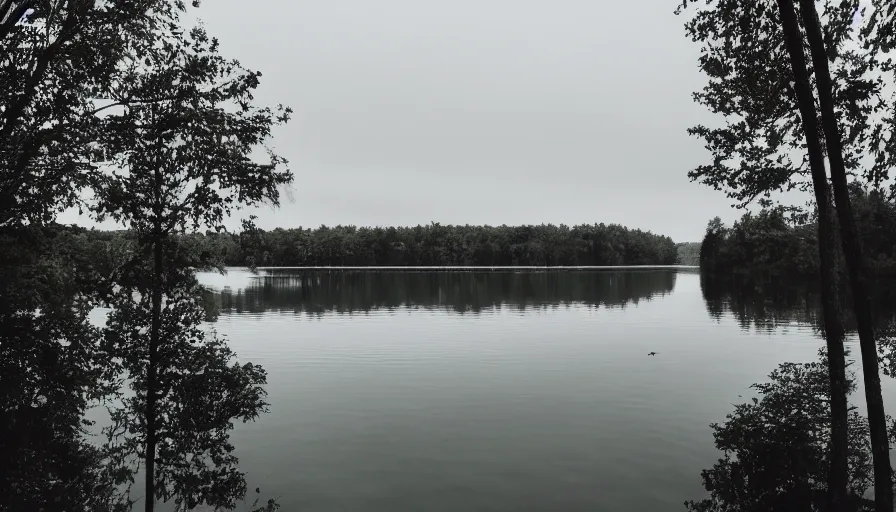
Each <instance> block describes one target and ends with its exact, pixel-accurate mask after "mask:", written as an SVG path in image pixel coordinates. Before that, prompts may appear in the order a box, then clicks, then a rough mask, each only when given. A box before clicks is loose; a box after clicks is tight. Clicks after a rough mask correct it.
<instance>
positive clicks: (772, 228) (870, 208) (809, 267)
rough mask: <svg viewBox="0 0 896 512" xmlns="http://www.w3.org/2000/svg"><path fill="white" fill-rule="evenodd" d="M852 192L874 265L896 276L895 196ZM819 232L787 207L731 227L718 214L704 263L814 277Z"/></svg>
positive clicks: (855, 187) (702, 254) (758, 273)
mask: <svg viewBox="0 0 896 512" xmlns="http://www.w3.org/2000/svg"><path fill="white" fill-rule="evenodd" d="M851 196H852V204H853V207H854V209H855V212H856V223H857V227H858V230H859V233H860V234H861V237H862V243H863V245H864V248H865V252H866V253H867V256H868V262H869V267H870V269H871V271H872V272H873V273H874V274H875V275H877V276H879V277H882V276H889V277H892V276H896V201H894V200H893V199H892V197H888V195H887V194H885V193H884V192H883V191H881V190H876V189H875V190H865V189H863V188H862V187H860V186H858V185H853V186H852V187H851ZM817 238H818V230H817V229H816V227H815V222H814V220H813V219H804V220H801V219H799V218H791V217H790V216H788V215H787V212H786V211H785V210H784V209H782V208H768V209H764V210H762V211H760V212H759V213H756V214H754V213H746V214H744V216H743V217H741V219H740V220H739V221H737V222H735V223H734V225H733V226H731V227H727V226H725V225H724V224H722V222H721V220H719V219H718V218H716V219H713V220H712V221H710V223H709V225H708V226H707V229H706V235H705V236H704V238H703V245H702V247H701V250H700V266H701V268H702V269H703V270H705V271H709V272H725V273H737V274H745V275H753V276H768V277H771V276H782V275H787V276H804V277H810V276H814V275H816V274H817V273H818V270H819V265H818V246H817Z"/></svg>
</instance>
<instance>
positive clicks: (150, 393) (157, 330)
mask: <svg viewBox="0 0 896 512" xmlns="http://www.w3.org/2000/svg"><path fill="white" fill-rule="evenodd" d="M153 238H154V240H153V276H152V319H151V326H150V332H149V361H148V364H147V370H146V453H145V459H146V497H145V499H146V508H145V510H146V512H153V508H154V505H155V489H156V487H155V476H156V471H155V470H156V395H157V389H156V388H157V387H158V385H157V382H156V380H157V376H156V372H157V366H158V351H159V342H160V337H161V327H162V246H161V224H160V223H158V222H157V223H156V229H154V230H153Z"/></svg>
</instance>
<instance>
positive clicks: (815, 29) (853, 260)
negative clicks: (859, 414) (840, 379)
mask: <svg viewBox="0 0 896 512" xmlns="http://www.w3.org/2000/svg"><path fill="white" fill-rule="evenodd" d="M800 6H801V10H802V14H803V22H804V24H805V29H806V38H807V39H808V41H809V48H810V50H811V52H812V63H813V65H814V66H815V85H816V89H817V90H818V100H819V103H820V104H821V122H822V128H823V129H824V135H825V141H826V142H827V149H828V161H829V162H830V165H831V182H832V183H833V188H834V201H835V202H836V204H837V215H838V220H839V221H840V240H841V242H842V244H843V255H844V256H845V258H846V267H847V271H848V274H849V282H850V285H851V288H852V300H853V311H854V312H855V316H856V324H857V327H858V331H859V346H860V347H861V349H862V373H863V376H864V381H865V400H866V402H867V404H868V424H869V427H870V430H871V454H872V456H873V458H874V503H875V510H876V511H877V512H892V511H893V479H892V469H891V466H890V443H889V440H888V439H887V418H886V414H885V413H884V401H883V395H882V394H881V388H880V371H879V369H878V366H879V363H878V359H877V358H878V356H877V344H876V343H875V340H874V320H873V317H872V312H871V297H870V293H869V289H868V282H867V279H866V275H865V259H864V257H863V255H862V244H861V241H860V240H859V236H858V232H857V231H858V230H857V229H856V223H855V218H854V216H853V213H852V205H851V204H850V200H849V189H848V188H847V183H846V166H845V165H844V163H843V142H842V139H841V137H840V127H839V126H838V124H837V116H836V113H835V110H834V96H833V87H832V85H831V71H830V68H829V66H828V58H827V51H826V50H825V45H824V37H823V36H822V32H821V23H820V21H819V19H818V12H817V11H816V10H815V3H814V2H813V1H812V0H800Z"/></svg>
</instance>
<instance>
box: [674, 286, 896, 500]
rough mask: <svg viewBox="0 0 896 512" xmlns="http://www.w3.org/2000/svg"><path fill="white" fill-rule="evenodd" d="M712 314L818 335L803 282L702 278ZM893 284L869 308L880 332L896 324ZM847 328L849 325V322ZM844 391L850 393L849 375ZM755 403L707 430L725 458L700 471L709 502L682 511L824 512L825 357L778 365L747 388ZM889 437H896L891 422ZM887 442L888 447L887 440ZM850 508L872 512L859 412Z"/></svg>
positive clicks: (892, 364)
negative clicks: (801, 327)
mask: <svg viewBox="0 0 896 512" xmlns="http://www.w3.org/2000/svg"><path fill="white" fill-rule="evenodd" d="M700 284H701V288H702V290H703V297H704V300H705V302H706V309H707V312H708V313H709V314H710V316H712V317H714V318H717V319H719V318H721V317H722V316H723V315H732V316H733V317H734V318H735V319H736V320H737V322H738V323H739V324H740V326H741V328H743V329H747V330H748V329H751V328H753V329H757V330H774V329H776V328H779V327H781V326H786V325H789V324H791V323H794V322H796V323H800V324H808V325H811V326H813V327H815V328H816V329H817V330H818V331H819V333H820V329H821V320H822V318H821V312H820V305H819V298H818V294H817V291H816V289H815V287H814V286H812V285H809V284H806V283H796V282H776V283H758V284H757V283H756V282H747V281H740V280H736V279H731V278H727V277H718V276H712V275H701V280H700ZM891 289H892V288H891V287H890V286H880V287H879V291H878V296H877V297H876V300H875V304H876V305H877V321H878V325H879V330H880V332H881V333H884V332H885V331H884V329H885V328H886V327H887V326H890V325H894V322H893V318H894V315H893V312H894V311H896V308H894V307H893V304H894V303H893V300H892V294H891V292H890V290H891ZM847 327H848V328H849V329H852V328H853V321H852V319H851V318H847ZM894 346H896V343H894V342H893V338H885V339H884V340H882V342H881V349H882V350H881V353H882V363H883V364H882V366H883V367H884V371H885V373H887V374H888V375H890V376H893V375H894V373H896V357H894V350H893V348H894ZM849 377H850V379H851V380H850V383H849V386H850V387H849V391H850V393H852V392H853V391H854V389H855V383H854V382H853V380H852V379H853V378H854V373H853V372H851V371H850V374H849ZM752 388H753V390H754V391H755V392H756V396H754V397H751V398H750V400H748V401H747V402H746V403H743V404H738V405H735V406H734V410H733V411H732V412H731V413H729V414H728V415H727V416H726V418H725V421H724V422H723V423H716V424H712V425H711V427H712V430H713V437H714V440H715V445H716V447H717V448H718V449H719V450H720V451H722V453H723V455H722V457H721V458H720V459H719V460H718V461H717V462H716V464H715V465H714V466H713V467H712V468H710V469H707V470H704V471H703V472H702V479H703V487H704V488H705V489H706V491H707V493H708V497H706V498H704V499H702V500H698V501H688V502H686V503H685V506H686V507H687V509H688V510H693V511H700V512H708V511H742V512H748V511H749V512H752V511H755V512H760V511H763V512H764V511H810V510H826V509H827V506H826V505H827V502H826V500H827V488H826V487H827V471H828V466H829V453H828V452H829V449H828V442H829V439H830V390H829V380H828V376H827V360H826V357H825V353H824V349H822V350H820V351H819V359H818V360H817V361H814V362H810V363H782V364H780V365H779V366H778V368H777V369H775V370H774V371H772V373H771V374H770V375H769V380H768V382H765V383H761V384H754V385H753V386H752ZM888 424H890V438H891V440H893V439H896V432H894V427H893V421H892V419H889V420H888ZM891 442H892V441H891ZM848 463H849V492H850V510H873V506H874V503H873V501H872V500H870V499H868V498H869V496H870V493H869V490H870V489H871V485H872V482H873V478H872V465H871V452H870V444H869V433H868V423H867V420H866V418H865V417H863V416H862V415H860V414H859V413H858V412H857V411H856V410H855V407H853V408H852V410H851V411H850V414H849V460H848Z"/></svg>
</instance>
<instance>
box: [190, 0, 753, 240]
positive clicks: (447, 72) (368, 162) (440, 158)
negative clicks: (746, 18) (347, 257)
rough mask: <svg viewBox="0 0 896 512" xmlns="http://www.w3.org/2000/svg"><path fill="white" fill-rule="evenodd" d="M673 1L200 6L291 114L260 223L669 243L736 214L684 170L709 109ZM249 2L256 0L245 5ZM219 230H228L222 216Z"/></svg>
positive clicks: (230, 50) (334, 0)
mask: <svg viewBox="0 0 896 512" xmlns="http://www.w3.org/2000/svg"><path fill="white" fill-rule="evenodd" d="M677 3H678V2H677V0H637V1H627V2H619V1H615V2H610V1H607V0H601V1H595V0H555V1H552V2H547V1H544V0H452V1H450V2H447V1H440V2H436V1H424V0H375V1H372V0H267V1H265V2H260V3H252V2H246V1H245V0H206V1H204V2H203V3H202V7H201V8H200V9H199V14H200V17H201V18H202V20H203V21H204V22H205V24H206V27H207V28H208V30H209V32H210V33H211V34H212V35H215V36H217V37H218V38H219V39H220V42H221V48H222V52H223V53H224V54H225V55H228V56H233V57H235V58H238V59H239V60H240V61H241V62H242V63H243V64H244V65H246V66H247V67H249V68H252V69H257V70H260V71H262V72H263V73H264V76H263V77H262V86H261V89H260V91H259V94H258V95H257V96H256V98H257V100H258V101H259V103H264V104H276V103H285V104H288V105H290V106H292V107H293V109H294V110H295V115H294V118H293V121H292V122H291V123H290V124H289V125H288V126H286V127H285V128H283V129H282V130H279V131H278V132H277V133H276V138H275V140H274V146H275V147H276V149H277V150H278V151H279V152H280V153H281V154H283V155H284V156H286V157H287V158H288V159H289V160H290V163H291V168H292V170H293V171H294V173H295V175H296V183H295V186H294V192H293V194H292V199H291V200H290V199H287V198H284V201H283V204H282V207H281V208H280V209H279V210H276V211H275V210H271V209H262V210H261V211H259V212H257V214H258V216H259V221H258V222H259V225H260V226H261V227H263V228H273V227H276V226H283V227H295V226H300V225H301V226H305V227H316V226H318V225H320V224H328V225H335V224H355V225H416V224H420V223H429V222H430V221H436V222H441V223H444V224H447V223H452V224H458V223H460V224H463V223H470V224H492V225H495V224H521V223H534V224H539V223H542V222H544V223H549V222H550V223H557V224H559V223H565V224H569V225H572V224H579V223H594V222H605V223H611V222H614V223H620V224H623V225H626V226H629V227H632V228H640V229H644V230H651V231H654V232H657V233H662V234H666V235H669V236H671V237H673V238H674V239H675V240H676V241H696V240H700V239H701V238H702V234H703V231H704V228H705V226H706V223H707V221H708V220H709V219H710V218H711V217H713V216H715V215H720V216H721V217H722V218H723V219H724V220H726V221H729V222H730V221H731V220H733V219H734V218H736V216H738V215H739V213H740V212H737V211H735V210H733V209H731V208H730V201H729V200H728V199H727V198H725V196H724V194H723V193H721V192H716V191H713V190H711V189H709V188H708V187H706V186H703V185H700V184H697V183H691V182H690V181H689V180H688V178H687V172H688V170H689V169H691V168H693V167H694V166H695V165H697V164H700V163H706V162H708V159H709V155H708V153H707V152H706V151H705V150H704V149H703V148H702V145H701V144H700V142H699V141H698V140H695V139H692V138H689V137H688V135H687V133H686V129H687V128H688V127H689V126H692V125H694V124H696V123H698V122H707V121H709V122H711V121H712V119H713V118H712V117H711V115H710V114H708V113H707V112H705V111H704V109H703V108H702V107H700V106H698V105H696V104H694V103H693V102H692V100H691V96H690V94H691V92H692V91H694V90H696V89H698V88H699V87H700V86H701V84H702V83H703V81H704V79H703V78H702V77H701V75H700V74H699V73H698V72H697V68H696V57H697V55H698V49H697V47H696V45H695V44H694V43H692V42H691V41H690V40H688V39H687V38H686V37H685V35H684V28H683V26H682V24H683V19H682V18H681V17H678V16H675V15H674V14H673V12H672V11H673V9H674V8H675V5H676V4H677ZM262 6H263V7H262ZM235 225H236V224H235Z"/></svg>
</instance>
